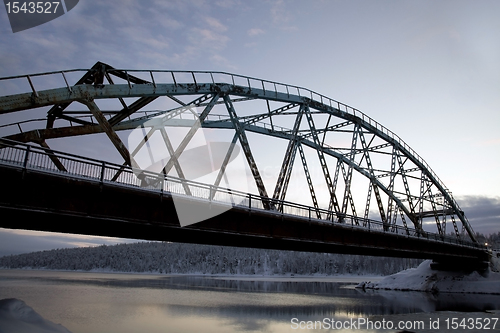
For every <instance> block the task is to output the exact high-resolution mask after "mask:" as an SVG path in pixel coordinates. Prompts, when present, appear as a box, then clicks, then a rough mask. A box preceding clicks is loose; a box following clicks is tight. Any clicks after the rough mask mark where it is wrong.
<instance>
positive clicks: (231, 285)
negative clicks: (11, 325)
mask: <svg viewBox="0 0 500 333" xmlns="http://www.w3.org/2000/svg"><path fill="white" fill-rule="evenodd" d="M281 280H283V279H281ZM290 280H292V281H290ZM354 285H355V283H351V282H349V281H346V282H326V281H317V280H316V281H313V280H312V279H311V281H310V282H302V281H293V279H289V280H288V281H273V280H272V279H263V278H258V277H257V278H256V279H254V280H252V279H249V278H247V279H245V280H235V279H234V278H228V279H225V278H221V277H207V276H147V275H130V274H100V273H79V272H40V271H2V270H0V299H1V298H7V297H16V298H20V299H23V300H24V301H26V302H27V303H28V304H29V305H30V306H32V307H33V308H35V309H36V310H39V308H40V307H43V308H44V309H43V311H47V314H44V313H42V314H43V315H44V316H45V317H47V318H48V319H50V320H52V321H55V322H61V323H63V324H64V325H65V326H66V327H68V328H70V330H73V331H74V332H75V333H76V332H99V331H102V330H103V329H104V330H105V331H107V332H135V331H141V330H142V331H149V332H156V331H158V332H160V331H165V329H164V328H165V327H168V328H169V329H168V330H167V331H176V330H178V331H183V332H191V331H193V332H195V331H200V330H201V331H204V332H208V331H214V332H215V331H219V332H222V331H221V330H220V329H221V327H223V328H225V329H227V331H228V332H231V331H256V332H262V331H269V332H288V331H294V330H291V328H290V320H291V319H292V318H299V319H300V320H313V321H314V320H323V318H335V319H337V320H340V319H347V318H353V317H358V318H359V317H364V318H367V317H371V316H388V315H398V314H411V313H422V312H425V313H429V312H434V311H469V312H472V311H484V310H494V309H496V310H499V309H500V296H499V295H473V294H445V293H440V294H428V293H419V292H395V291H385V290H369V291H363V290H360V289H355V288H354ZM47 300H50V302H47ZM37 303H38V304H37ZM37 306H38V307H37ZM43 311H42V312H43ZM54 314H55V315H56V316H59V317H57V318H54V317H51V315H54ZM68 322H69V324H68ZM71 325H74V326H71ZM75 327H76V329H75ZM110 327H113V329H111V328H110ZM72 328H73V329H72ZM160 328H163V330H161V329H160ZM155 329H156V330H155ZM223 331H225V330H223Z"/></svg>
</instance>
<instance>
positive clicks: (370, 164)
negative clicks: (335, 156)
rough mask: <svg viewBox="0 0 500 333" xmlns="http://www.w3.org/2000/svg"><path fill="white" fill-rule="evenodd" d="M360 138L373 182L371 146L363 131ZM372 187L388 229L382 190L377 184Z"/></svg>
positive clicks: (385, 226)
mask: <svg viewBox="0 0 500 333" xmlns="http://www.w3.org/2000/svg"><path fill="white" fill-rule="evenodd" d="M359 139H360V141H361V147H362V149H363V153H364V156H365V159H366V164H367V166H368V171H369V173H370V182H372V183H373V182H374V180H375V173H374V171H373V165H372V160H371V158H370V154H369V152H368V148H369V147H368V146H367V144H366V140H365V136H364V134H363V131H360V132H359ZM372 188H373V193H374V194H375V199H376V200H377V206H378V211H379V213H380V218H381V219H382V223H383V224H384V230H386V229H388V227H389V225H388V221H387V217H386V215H385V212H384V205H383V203H382V198H381V196H380V191H379V188H378V186H377V185H376V184H372ZM365 213H366V212H365Z"/></svg>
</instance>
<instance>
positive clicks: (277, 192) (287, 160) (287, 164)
mask: <svg viewBox="0 0 500 333" xmlns="http://www.w3.org/2000/svg"><path fill="white" fill-rule="evenodd" d="M268 107H269V105H268ZM303 113H304V105H301V106H300V109H299V112H298V114H297V117H296V118H295V123H294V125H293V130H292V138H291V139H290V140H289V141H288V147H287V149H286V152H285V156H284V158H283V163H282V165H281V169H280V174H279V175H278V180H277V181H276V186H275V188H274V194H273V199H280V200H283V199H284V198H285V194H286V189H287V186H288V182H286V179H288V180H289V179H290V175H291V171H292V168H293V161H294V160H295V154H296V152H297V144H298V143H297V132H298V130H299V128H300V122H301V120H302V115H303Z"/></svg>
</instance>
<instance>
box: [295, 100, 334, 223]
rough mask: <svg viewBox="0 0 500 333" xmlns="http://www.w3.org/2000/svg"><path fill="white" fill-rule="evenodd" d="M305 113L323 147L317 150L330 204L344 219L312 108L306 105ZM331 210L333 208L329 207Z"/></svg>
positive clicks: (316, 139) (312, 130) (313, 135)
mask: <svg viewBox="0 0 500 333" xmlns="http://www.w3.org/2000/svg"><path fill="white" fill-rule="evenodd" d="M304 111H305V115H306V119H307V122H308V123H309V128H310V129H311V134H312V137H313V140H314V143H315V144H316V145H317V146H318V147H321V149H317V150H316V152H317V153H318V158H319V161H320V164H321V169H322V170H323V176H324V177H325V181H326V185H327V186H328V190H329V192H330V206H332V208H333V209H334V210H335V213H337V215H338V217H339V219H340V220H341V221H342V220H343V216H342V212H341V210H340V206H339V202H338V200H337V196H336V195H335V188H334V186H333V182H332V179H331V177H330V172H329V171H328V165H327V164H326V159H325V155H324V153H323V148H322V147H323V146H322V145H321V142H320V141H319V138H318V132H317V131H316V126H315V125H314V120H313V117H312V114H311V110H310V109H309V106H306V107H305V110H304ZM329 210H331V209H330V208H329Z"/></svg>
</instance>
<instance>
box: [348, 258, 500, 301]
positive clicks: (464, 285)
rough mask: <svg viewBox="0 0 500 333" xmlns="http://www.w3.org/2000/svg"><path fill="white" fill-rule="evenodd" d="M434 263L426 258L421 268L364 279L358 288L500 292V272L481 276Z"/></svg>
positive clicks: (437, 291)
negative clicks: (435, 267)
mask: <svg viewBox="0 0 500 333" xmlns="http://www.w3.org/2000/svg"><path fill="white" fill-rule="evenodd" d="M431 262H432V261H431V260H426V261H424V262H422V263H421V264H420V265H419V266H418V267H417V268H410V269H407V270H404V271H401V272H399V273H396V274H392V275H389V276H386V277H384V278H383V279H381V280H380V281H376V282H371V281H368V282H366V281H365V282H361V283H360V284H358V285H357V286H356V288H360V289H364V290H366V289H372V290H396V291H422V292H431V293H441V292H446V293H466V294H490V295H500V273H496V272H492V271H488V272H487V273H486V274H484V275H481V274H479V273H478V272H472V273H469V274H465V273H460V272H447V271H436V270H433V269H431V267H430V264H431Z"/></svg>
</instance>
